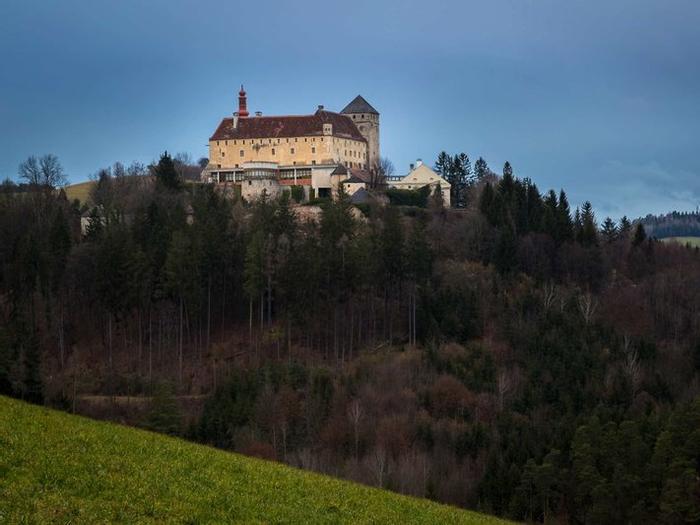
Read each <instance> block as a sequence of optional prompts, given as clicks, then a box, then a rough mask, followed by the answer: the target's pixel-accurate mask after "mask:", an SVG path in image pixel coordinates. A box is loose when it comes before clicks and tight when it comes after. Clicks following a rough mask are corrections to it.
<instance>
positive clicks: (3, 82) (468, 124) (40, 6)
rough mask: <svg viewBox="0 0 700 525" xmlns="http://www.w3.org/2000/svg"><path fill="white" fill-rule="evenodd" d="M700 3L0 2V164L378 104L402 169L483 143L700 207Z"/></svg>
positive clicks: (83, 169)
mask: <svg viewBox="0 0 700 525" xmlns="http://www.w3.org/2000/svg"><path fill="white" fill-rule="evenodd" d="M698 27H700V2H697V1H695V0H687V1H681V0H677V1H676V0H670V1H664V2H661V1H649V0H636V1H632V0H629V1H627V0H625V1H615V0H613V1H555V0H541V1H534V0H519V1H516V0H512V1H501V0H491V1H489V2H467V1H445V2H442V1H434V2H424V1H420V2H419V1H414V0H404V1H395V2H394V1H392V2H381V1H378V0H375V1H366V0H359V1H353V2H352V3H345V4H344V5H343V6H342V7H340V6H337V5H336V3H335V2H328V1H304V0H300V1H296V2H277V1H266V2H245V3H242V2H241V3H238V2H224V1H208V2H207V1H198V2H195V1H191V2H187V1H176V0H170V1H149V2H141V1H132V0H123V1H119V2H117V1H114V2H102V1H99V0H97V1H91V2H88V1H72V0H62V1H53V0H44V1H40V2H39V1H32V0H19V1H16V0H2V2H0V72H1V75H0V177H1V178H5V177H8V176H9V177H14V176H15V174H16V171H17V165H18V164H19V162H20V161H21V160H23V159H24V158H26V157H27V156H28V155H31V154H43V153H54V154H56V155H58V156H59V158H60V160H61V162H62V163H63V165H64V167H65V169H66V171H67V173H68V174H69V176H70V178H71V180H73V181H80V180H86V179H87V178H88V177H89V176H90V174H92V173H94V172H96V171H97V170H98V169H99V168H100V167H103V166H106V165H109V164H111V163H113V162H114V161H117V160H120V161H123V162H130V161H132V160H138V161H141V162H150V161H152V160H153V159H155V158H157V156H158V154H159V152H161V151H163V150H165V149H167V150H169V151H171V152H179V151H186V152H189V153H190V154H192V156H193V157H195V158H197V157H200V156H204V155H206V154H207V148H206V143H207V138H208V137H209V136H210V134H211V133H212V132H213V130H214V129H215V127H216V125H217V124H218V122H219V121H220V119H221V118H222V117H223V116H225V115H228V114H230V113H231V112H232V111H234V109H235V104H236V98H235V97H236V91H237V89H238V86H239V85H240V84H241V83H244V84H245V85H246V89H247V91H248V95H249V109H250V110H251V111H256V110H260V111H263V113H265V114H300V113H301V114H303V113H310V112H312V111H314V110H315V108H316V106H317V105H318V104H324V105H325V106H326V108H328V109H336V110H340V109H341V108H342V107H343V106H344V105H345V104H346V103H347V102H349V101H350V100H351V99H352V98H353V97H354V96H355V95H357V94H358V93H361V94H362V95H363V96H364V97H365V98H366V99H367V100H368V101H369V102H370V103H371V104H372V105H374V106H375V107H376V108H377V109H378V110H379V111H380V113H381V145H382V154H383V155H386V156H388V157H389V158H390V159H391V160H392V161H393V162H394V164H395V165H396V168H397V171H398V172H405V171H406V169H407V167H408V164H409V163H410V162H412V161H413V160H415V159H416V158H422V159H423V160H425V161H427V162H430V163H432V162H433V160H434V159H435V157H436V156H437V154H438V152H439V151H441V150H443V149H444V150H447V151H449V152H458V151H465V152H467V153H468V154H469V155H470V156H471V157H472V159H475V158H476V157H478V156H480V155H481V156H483V157H484V158H486V160H487V161H488V162H489V165H490V166H491V167H492V168H493V169H496V170H500V168H501V167H502V165H503V162H504V161H505V160H509V161H510V162H511V163H512V164H513V166H514V170H515V173H516V175H518V176H520V177H530V178H532V179H533V180H534V181H535V182H536V183H537V184H538V186H539V187H540V189H541V190H546V189H548V188H550V187H553V188H555V189H559V188H561V187H563V188H565V189H566V191H567V193H568V194H569V197H570V201H571V202H572V203H573V204H580V203H581V202H582V201H584V200H591V201H592V202H593V204H594V206H595V208H596V210H597V212H598V215H600V216H603V215H607V214H611V215H612V216H613V217H619V216H621V215H622V214H628V215H631V216H638V215H643V214H646V213H648V212H654V213H658V212H664V211H669V210H672V209H681V210H694V209H695V208H696V206H698V204H700V30H698Z"/></svg>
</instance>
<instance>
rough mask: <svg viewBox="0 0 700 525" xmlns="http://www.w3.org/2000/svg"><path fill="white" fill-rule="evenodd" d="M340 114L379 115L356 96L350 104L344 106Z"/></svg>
mask: <svg viewBox="0 0 700 525" xmlns="http://www.w3.org/2000/svg"><path fill="white" fill-rule="evenodd" d="M341 113H374V114H375V115H379V111H377V110H376V109H374V108H373V107H372V106H371V105H370V103H369V102H367V101H366V100H365V99H364V98H362V95H357V96H356V97H355V98H354V99H353V100H352V102H350V104H348V105H347V106H345V108H343V110H342V111H341Z"/></svg>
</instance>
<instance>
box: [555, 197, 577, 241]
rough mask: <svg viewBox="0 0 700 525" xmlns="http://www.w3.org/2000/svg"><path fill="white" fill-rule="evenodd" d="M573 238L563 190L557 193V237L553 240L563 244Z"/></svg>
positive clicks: (571, 224) (567, 203) (567, 205)
mask: <svg viewBox="0 0 700 525" xmlns="http://www.w3.org/2000/svg"><path fill="white" fill-rule="evenodd" d="M573 238H574V225H573V223H572V221H571V210H570V208H569V200H568V199H567V198H566V193H564V190H561V191H560V192H559V204H558V205H557V236H556V237H555V240H556V241H557V242H559V243H564V242H567V241H570V240H572V239H573Z"/></svg>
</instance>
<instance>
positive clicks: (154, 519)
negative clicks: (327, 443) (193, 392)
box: [0, 396, 506, 524]
mask: <svg viewBox="0 0 700 525" xmlns="http://www.w3.org/2000/svg"><path fill="white" fill-rule="evenodd" d="M114 522H119V523H232V522H238V523H241V522H244V523H250V522H253V523H397V524H403V523H475V524H491V523H506V522H504V521H502V520H499V519H496V518H493V517H490V516H485V515H482V514H477V513H474V512H468V511H463V510H459V509H456V508H451V507H447V506H444V505H439V504H436V503H432V502H429V501H427V500H421V499H415V498H409V497H406V496H400V495H397V494H393V493H391V492H387V491H383V490H378V489H373V488H369V487H364V486H361V485H357V484H354V483H349V482H345V481H340V480H337V479H333V478H330V477H325V476H321V475H318V474H313V473H309V472H304V471H300V470H296V469H293V468H290V467H287V466H284V465H280V464H277V463H272V462H268V461H262V460H258V459H252V458H248V457H245V456H240V455H237V454H231V453H227V452H224V451H220V450H216V449H213V448H209V447H205V446H201V445H196V444H193V443H188V442H185V441H182V440H178V439H173V438H168V437H165V436H162V435H158V434H153V433H150V432H146V431H142V430H137V429H133V428H128V427H123V426H119V425H114V424H110V423H105V422H100V421H93V420H89V419H85V418H81V417H77V416H72V415H69V414H64V413H62V412H57V411H53V410H49V409H45V408H42V407H36V406H32V405H28V404H26V403H22V402H20V401H16V400H12V399H9V398H6V397H1V396H0V523H114Z"/></svg>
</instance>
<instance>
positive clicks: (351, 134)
mask: <svg viewBox="0 0 700 525" xmlns="http://www.w3.org/2000/svg"><path fill="white" fill-rule="evenodd" d="M324 124H333V136H334V137H341V138H348V139H353V140H361V141H362V142H365V139H364V137H363V136H362V134H361V133H360V131H359V130H358V129H357V126H355V123H354V122H353V121H352V120H351V119H350V117H346V116H345V115H341V114H339V113H333V112H332V111H325V110H321V109H320V110H318V111H317V112H316V113H314V114H313V115H295V116H281V117H246V118H239V119H238V126H237V127H236V128H235V129H234V127H233V118H225V119H223V120H222V121H221V124H219V127H218V128H216V131H215V132H214V134H213V135H212V136H211V138H210V139H209V140H232V139H267V138H280V137H306V136H323V125H324Z"/></svg>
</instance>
